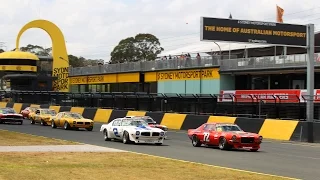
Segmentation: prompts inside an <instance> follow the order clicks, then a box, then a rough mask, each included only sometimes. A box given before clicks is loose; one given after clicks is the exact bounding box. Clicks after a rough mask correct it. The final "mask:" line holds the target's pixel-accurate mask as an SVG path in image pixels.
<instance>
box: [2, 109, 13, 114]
mask: <svg viewBox="0 0 320 180" xmlns="http://www.w3.org/2000/svg"><path fill="white" fill-rule="evenodd" d="M0 112H1V113H2V114H16V111H15V110H14V109H9V108H4V109H1V110H0Z"/></svg>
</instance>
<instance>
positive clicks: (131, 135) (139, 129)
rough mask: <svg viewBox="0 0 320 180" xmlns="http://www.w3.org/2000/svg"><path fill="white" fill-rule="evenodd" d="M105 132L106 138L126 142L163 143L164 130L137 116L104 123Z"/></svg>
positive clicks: (102, 128)
mask: <svg viewBox="0 0 320 180" xmlns="http://www.w3.org/2000/svg"><path fill="white" fill-rule="evenodd" d="M100 131H101V132H103V135H104V140H105V141H110V140H111V139H118V140H122V142H123V143H124V144H129V143H131V142H134V143H137V144H138V143H148V144H156V145H162V143H163V140H164V135H165V133H164V131H163V130H161V129H159V128H152V127H150V126H148V124H147V123H146V122H145V121H144V120H142V119H137V118H117V119H114V120H112V121H111V122H110V123H108V124H103V125H102V126H101V128H100Z"/></svg>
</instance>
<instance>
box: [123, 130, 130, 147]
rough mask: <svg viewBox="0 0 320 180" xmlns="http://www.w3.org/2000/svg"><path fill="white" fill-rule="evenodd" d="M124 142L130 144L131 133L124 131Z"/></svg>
mask: <svg viewBox="0 0 320 180" xmlns="http://www.w3.org/2000/svg"><path fill="white" fill-rule="evenodd" d="M122 142H123V144H130V138H129V133H128V132H127V131H125V132H124V133H123V137H122Z"/></svg>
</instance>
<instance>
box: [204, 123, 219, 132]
mask: <svg viewBox="0 0 320 180" xmlns="http://www.w3.org/2000/svg"><path fill="white" fill-rule="evenodd" d="M215 128H216V126H215V125H213V124H208V125H206V126H205V127H204V128H203V130H205V131H212V130H215Z"/></svg>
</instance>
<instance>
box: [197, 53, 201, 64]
mask: <svg viewBox="0 0 320 180" xmlns="http://www.w3.org/2000/svg"><path fill="white" fill-rule="evenodd" d="M197 63H198V66H201V56H200V54H199V53H198V54H197Z"/></svg>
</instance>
